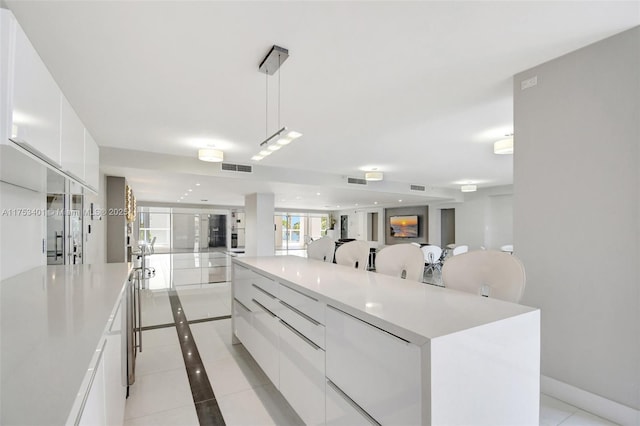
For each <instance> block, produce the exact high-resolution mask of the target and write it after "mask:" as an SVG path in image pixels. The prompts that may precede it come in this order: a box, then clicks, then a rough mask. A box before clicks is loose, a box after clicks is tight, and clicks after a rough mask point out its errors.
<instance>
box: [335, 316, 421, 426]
mask: <svg viewBox="0 0 640 426" xmlns="http://www.w3.org/2000/svg"><path fill="white" fill-rule="evenodd" d="M326 314H327V315H326V318H327V324H326V330H327V336H326V339H327V340H326V343H327V345H326V351H327V352H326V354H327V364H326V368H327V379H329V380H331V381H332V382H333V383H335V385H337V386H338V387H339V388H340V389H341V390H342V391H343V392H344V393H345V394H346V395H347V396H349V398H351V399H352V400H353V401H354V402H355V403H356V404H357V405H358V406H360V407H361V408H362V409H363V410H364V411H365V412H367V413H369V414H370V415H371V416H372V417H373V418H374V419H376V421H378V422H380V423H381V424H402V425H418V424H420V423H421V405H420V402H421V368H420V348H419V347H418V346H416V345H413V344H410V343H408V342H406V341H403V340H402V339H400V338H398V337H395V336H393V335H391V334H389V333H386V332H384V331H382V330H380V329H378V328H376V327H374V326H372V325H370V324H368V323H366V322H363V321H361V320H359V319H356V318H354V317H352V316H350V315H348V314H346V313H344V312H341V311H339V310H337V309H334V308H331V307H327V313H326Z"/></svg>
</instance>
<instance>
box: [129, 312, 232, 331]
mask: <svg viewBox="0 0 640 426" xmlns="http://www.w3.org/2000/svg"><path fill="white" fill-rule="evenodd" d="M226 319H231V315H222V316H219V317H211V318H200V319H195V320H189V321H187V323H189V324H198V323H201V322H209V321H220V320H226ZM175 326H176V325H175V324H174V323H172V322H170V323H167V324H156V325H145V326H144V327H142V328H141V330H142V331H149V330H157V329H159V328H169V327H175ZM136 330H137V329H136Z"/></svg>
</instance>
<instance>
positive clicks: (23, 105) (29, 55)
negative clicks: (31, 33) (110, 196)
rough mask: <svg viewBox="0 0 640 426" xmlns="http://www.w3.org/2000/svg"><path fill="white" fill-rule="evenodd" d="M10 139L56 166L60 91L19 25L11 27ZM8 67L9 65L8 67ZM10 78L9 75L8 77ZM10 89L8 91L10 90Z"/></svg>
mask: <svg viewBox="0 0 640 426" xmlns="http://www.w3.org/2000/svg"><path fill="white" fill-rule="evenodd" d="M12 27H13V29H14V31H13V40H11V35H10V36H9V37H10V38H9V40H8V42H9V43H10V47H9V49H10V50H11V47H12V46H11V43H12V42H13V49H14V50H13V58H11V57H9V58H8V60H9V61H11V59H13V73H12V76H13V91H12V92H10V94H9V96H10V102H11V104H12V105H11V111H12V114H11V115H12V117H11V123H10V127H9V132H10V136H9V137H10V138H11V140H13V141H14V142H16V143H18V144H20V145H22V146H23V147H25V148H26V149H28V150H29V151H32V150H35V151H36V152H35V153H36V154H37V155H38V156H40V157H42V158H43V159H44V160H46V161H48V162H51V163H52V164H54V165H56V166H60V165H61V158H60V89H59V88H58V85H57V84H56V82H55V80H54V79H53V77H52V76H51V74H49V70H47V67H46V66H45V65H44V63H43V62H42V60H41V59H40V56H38V53H37V52H36V50H35V49H34V48H33V46H32V45H31V42H29V39H28V38H27V36H26V34H25V33H24V31H22V28H20V26H19V25H13V26H12ZM10 66H11V65H10ZM9 78H11V74H10V75H9ZM9 90H11V89H9Z"/></svg>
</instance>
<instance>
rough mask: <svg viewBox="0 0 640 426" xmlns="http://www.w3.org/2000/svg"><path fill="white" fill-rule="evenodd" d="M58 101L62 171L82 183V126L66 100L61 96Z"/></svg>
mask: <svg viewBox="0 0 640 426" xmlns="http://www.w3.org/2000/svg"><path fill="white" fill-rule="evenodd" d="M60 99H61V106H62V108H61V111H60V134H61V140H62V143H61V155H62V170H63V171H64V172H65V173H67V174H70V175H71V176H74V177H75V178H76V179H79V180H80V181H84V167H85V164H84V158H85V153H84V145H85V141H84V126H83V125H82V121H80V119H79V118H78V115H77V114H76V112H75V110H74V109H73V107H72V106H71V104H70V103H69V101H68V100H67V98H65V97H64V96H61V97H60Z"/></svg>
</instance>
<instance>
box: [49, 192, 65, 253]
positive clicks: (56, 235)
mask: <svg viewBox="0 0 640 426" xmlns="http://www.w3.org/2000/svg"><path fill="white" fill-rule="evenodd" d="M64 218H65V215H64V194H47V265H63V264H64Z"/></svg>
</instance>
